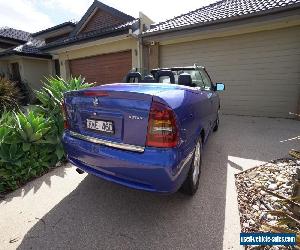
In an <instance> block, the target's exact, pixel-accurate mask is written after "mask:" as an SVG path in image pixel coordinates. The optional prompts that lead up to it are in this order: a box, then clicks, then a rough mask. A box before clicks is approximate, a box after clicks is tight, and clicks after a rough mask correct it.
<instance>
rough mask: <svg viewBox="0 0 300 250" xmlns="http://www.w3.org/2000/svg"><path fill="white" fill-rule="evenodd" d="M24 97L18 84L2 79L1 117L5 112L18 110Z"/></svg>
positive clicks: (0, 91)
mask: <svg viewBox="0 0 300 250" xmlns="http://www.w3.org/2000/svg"><path fill="white" fill-rule="evenodd" d="M21 99H22V95H21V92H20V90H19V89H18V87H17V86H16V83H15V82H13V81H11V80H9V79H6V78H4V77H2V76H1V77H0V115H1V114H2V113H3V112H4V111H5V110H18V109H19V106H18V104H19V102H20V100H21Z"/></svg>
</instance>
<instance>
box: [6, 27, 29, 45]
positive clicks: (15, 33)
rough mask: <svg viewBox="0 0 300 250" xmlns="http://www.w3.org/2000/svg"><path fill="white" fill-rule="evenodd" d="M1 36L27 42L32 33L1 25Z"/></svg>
mask: <svg viewBox="0 0 300 250" xmlns="http://www.w3.org/2000/svg"><path fill="white" fill-rule="evenodd" d="M0 37H3V38H9V39H14V40H19V41H23V42H27V41H28V40H29V38H30V33H29V32H26V31H23V30H17V29H13V28H9V27H1V28H0Z"/></svg>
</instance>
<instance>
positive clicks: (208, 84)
mask: <svg viewBox="0 0 300 250" xmlns="http://www.w3.org/2000/svg"><path fill="white" fill-rule="evenodd" d="M201 76H202V79H203V83H204V86H203V88H204V89H205V90H211V80H210V78H209V76H208V75H207V73H206V72H205V71H204V70H201Z"/></svg>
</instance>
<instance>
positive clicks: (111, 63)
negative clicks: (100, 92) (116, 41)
mask: <svg viewBox="0 0 300 250" xmlns="http://www.w3.org/2000/svg"><path fill="white" fill-rule="evenodd" d="M69 65H70V72H71V75H72V76H80V75H81V76H83V77H85V79H86V81H87V82H90V83H91V82H97V85H101V84H106V83H115V82H121V81H122V79H123V78H124V76H125V75H126V74H127V73H128V71H129V70H130V69H131V68H132V61H131V50H129V51H123V52H118V53H110V54H104V55H99V56H91V57H85V58H80V59H74V60H70V61H69Z"/></svg>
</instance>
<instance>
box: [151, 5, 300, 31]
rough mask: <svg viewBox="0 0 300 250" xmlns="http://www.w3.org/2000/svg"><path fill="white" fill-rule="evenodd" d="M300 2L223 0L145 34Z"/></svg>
mask: <svg viewBox="0 0 300 250" xmlns="http://www.w3.org/2000/svg"><path fill="white" fill-rule="evenodd" d="M299 3H300V0H221V1H218V2H216V3H213V4H210V5H208V6H204V7H202V8H200V9H196V10H194V11H191V12H188V13H186V14H183V15H180V16H177V17H174V18H172V19H169V20H167V21H164V22H161V23H158V24H155V25H152V26H151V28H150V29H149V30H147V31H146V32H145V33H146V34H147V33H154V32H160V31H166V30H171V29H175V28H179V27H184V26H190V25H193V24H208V23H210V22H213V21H218V20H224V21H225V20H226V19H229V18H232V17H243V16H247V15H251V14H253V13H259V12H261V13H263V12H265V11H269V10H272V9H274V10H275V9H279V8H284V7H288V6H291V5H296V4H299Z"/></svg>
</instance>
